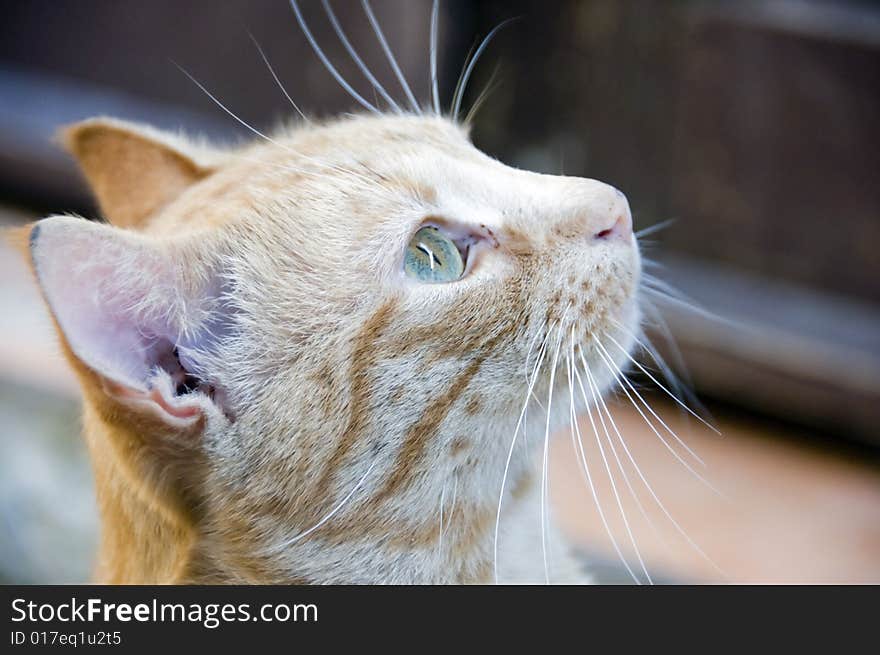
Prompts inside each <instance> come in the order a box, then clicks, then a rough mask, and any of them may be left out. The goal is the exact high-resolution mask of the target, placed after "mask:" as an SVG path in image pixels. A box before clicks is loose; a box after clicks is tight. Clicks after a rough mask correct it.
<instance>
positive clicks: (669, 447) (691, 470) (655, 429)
mask: <svg viewBox="0 0 880 655" xmlns="http://www.w3.org/2000/svg"><path fill="white" fill-rule="evenodd" d="M608 359H609V360H610V361H611V364H612V366H613V367H614V369H615V370H616V371H617V372H618V374H619V375H620V378H619V379H620V380H622V381H623V382H625V383H626V385H627V386H628V387H629V388H630V390H632V392H633V393H634V394H636V396H637V397H638V398H639V399H640V400H641V401H642V404H643V405H644V406H645V408H646V409H647V410H648V411H649V412H650V413H651V414H652V415H653V416H654V418H656V419H657V420H659V421H660V422H661V424H662V420H661V419H660V417H658V416H657V414H656V413H655V412H654V410H653V409H651V406H650V405H649V404H648V403H646V402H645V400H644V399H643V398H642V397H641V396H640V395H639V393H638V391H636V389H635V387H633V385H632V383H631V382H630V381H629V379H628V378H627V377H626V376H625V375H623V372H622V371H621V370H620V367H618V366H617V364H615V363H614V361H613V360H611V359H610V357H609V358H608ZM621 389H622V390H623V392H624V394H626V397H627V398H628V399H629V401H630V402H631V403H632V405H633V407H635V409H636V411H637V412H638V413H639V415H640V416H641V417H642V419H643V420H644V421H645V423H646V424H647V425H648V427H649V428H650V429H651V431H652V432H653V433H654V434H655V435H657V438H658V439H660V442H661V443H662V444H663V445H664V446H665V448H666V449H667V450H668V451H669V452H670V453H671V454H672V456H673V457H675V459H677V460H678V461H679V463H680V464H681V465H682V466H684V467H685V468H686V469H687V470H688V471H689V472H690V473H691V475H693V476H694V477H695V478H697V479H698V480H699V481H700V482H702V483H703V484H704V485H706V487H708V488H709V489H711V490H712V492H713V493H715V494H716V495H718V496H720V497H722V498H723V497H724V494H722V493H721V492H720V491H718V490H717V489H716V488H715V487H714V486H713V485H712V484H711V483H710V482H709V481H708V480H706V479H705V478H704V477H703V476H702V475H700V474H699V473H697V472H696V471H695V470H694V469H693V467H692V466H691V465H690V464H688V463H687V461H685V460H684V459H682V457H681V455H679V454H678V452H677V451H676V450H675V449H674V448H673V447H672V446H671V445H670V444H669V442H668V441H666V439H664V438H663V435H661V434H660V432H658V431H657V428H656V427H654V424H653V423H652V422H651V420H650V419H649V418H648V417H647V416H646V415H645V413H644V412H643V411H642V409H641V407H639V405H638V403H636V401H635V399H634V398H633V397H632V395H631V394H630V392H629V391H627V389H626V387H624V386H622V385H621ZM667 429H668V428H667ZM671 434H673V436H674V433H671ZM679 441H680V440H679ZM682 446H683V447H684V448H685V449H686V450H689V452H691V454H692V455H693V451H690V449H688V448H687V445H686V444H684V443H682ZM694 457H695V458H696V455H694ZM697 461H699V462H700V463H701V464H702V465H703V466H705V464H704V463H703V461H702V460H701V459H699V458H697Z"/></svg>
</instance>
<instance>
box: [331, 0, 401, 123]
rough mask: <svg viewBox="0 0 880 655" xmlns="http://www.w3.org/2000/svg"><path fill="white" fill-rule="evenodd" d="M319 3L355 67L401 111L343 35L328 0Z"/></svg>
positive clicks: (388, 101) (396, 109)
mask: <svg viewBox="0 0 880 655" xmlns="http://www.w3.org/2000/svg"><path fill="white" fill-rule="evenodd" d="M321 3H322V4H323V5H324V13H326V14H327V18H328V19H329V20H330V24H331V25H332V26H333V30H334V31H335V32H336V36H337V37H339V40H340V41H341V42H342V45H343V47H344V48H345V49H346V51H347V52H348V54H349V56H350V57H351V58H352V60H353V61H354V63H355V64H357V67H358V68H360V69H361V72H362V73H363V74H364V76H365V77H366V78H367V80H369V82H370V84H371V85H372V86H373V88H374V89H375V90H376V91H378V92H379V94H380V95H381V96H382V97H383V98H385V102H387V103H388V104H389V105H391V106H392V107H393V108H394V111H396V112H398V113H400V112H401V111H403V110H402V109H401V108H400V105H398V104H397V103H396V102H395V101H394V98H392V97H391V96H390V95H388V92H387V91H386V90H385V87H383V86H382V85H381V84H380V83H379V80H377V79H376V78H375V77H374V76H373V73H372V72H371V71H370V69H369V67H367V65H366V64H365V63H364V61H363V59H361V57H360V55H358V53H357V50H355V49H354V46H353V45H351V41H349V40H348V37H347V36H346V35H345V31H344V30H343V29H342V25H340V24H339V20H337V18H336V14H335V13H333V8H332V7H331V6H330V2H329V0H321Z"/></svg>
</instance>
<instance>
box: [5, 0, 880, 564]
mask: <svg viewBox="0 0 880 655" xmlns="http://www.w3.org/2000/svg"><path fill="white" fill-rule="evenodd" d="M332 5H333V8H334V9H335V11H336V13H337V15H338V17H339V19H340V21H341V23H342V25H343V26H344V28H345V30H346V32H347V34H348V36H349V37H350V39H351V41H352V42H353V43H354V44H355V46H356V48H357V49H358V51H359V52H360V54H361V56H362V57H363V59H364V60H365V61H366V63H367V64H368V65H369V67H370V68H371V69H372V70H373V71H374V73H375V74H376V76H377V77H378V78H379V80H380V81H381V82H382V84H383V85H384V86H385V87H386V88H387V89H388V90H389V91H390V92H391V93H392V94H393V95H394V96H395V97H396V98H398V99H403V98H404V95H403V92H402V91H401V90H400V87H399V85H398V84H397V82H396V80H395V78H394V76H393V74H392V72H391V70H390V68H389V66H388V64H387V62H386V61H385V59H384V57H383V54H382V51H381V49H380V48H379V46H378V44H377V42H376V40H375V37H374V35H373V33H372V31H371V29H370V26H369V23H368V21H367V20H366V18H365V16H364V13H363V11H362V9H361V6H360V3H359V2H356V1H354V0H336V1H335V2H333V3H332ZM373 7H374V9H375V11H376V14H377V16H378V18H379V21H380V22H381V24H382V27H383V29H384V32H385V34H386V36H387V37H388V39H389V42H390V44H391V47H392V49H393V51H394V53H395V54H396V56H397V59H398V60H399V61H400V63H401V66H402V68H403V71H404V73H405V75H406V77H407V79H408V80H409V82H410V85H411V86H412V87H413V89H414V91H415V93H416V95H417V96H418V97H419V99H420V100H423V101H425V102H427V100H428V97H429V96H428V90H429V74H428V71H429V67H428V36H429V25H430V12H431V5H430V2H428V1H427V0H426V1H422V0H412V1H405V0H375V2H374V3H373ZM302 9H303V14H304V16H305V17H306V20H307V21H308V22H309V25H310V27H311V29H312V32H313V33H314V34H315V36H316V38H317V40H318V41H319V43H320V44H321V45H322V47H323V48H324V50H325V51H326V52H327V54H328V56H329V57H330V58H331V59H332V61H333V62H334V64H335V65H336V66H337V67H338V68H339V70H340V72H341V73H342V74H343V75H344V76H345V77H346V78H347V79H348V80H349V81H350V82H351V83H352V84H353V85H354V86H355V88H357V89H358V90H359V91H360V92H361V93H363V94H364V95H365V96H367V97H369V98H373V97H374V94H371V93H370V88H369V85H368V84H367V83H366V81H365V80H364V78H363V76H362V75H361V74H360V73H359V71H358V70H357V68H356V67H355V66H354V64H352V63H351V61H350V59H349V58H348V57H347V55H346V54H345V51H344V50H343V48H342V46H341V45H340V43H339V41H338V40H337V39H336V37H335V35H334V34H333V32H332V29H331V27H330V24H329V22H328V20H327V18H326V16H325V15H324V13H323V10H322V8H321V5H320V3H319V2H316V1H312V0H302ZM2 15H3V21H2V22H0V206H3V207H6V208H7V211H6V212H5V214H4V216H5V219H4V222H6V223H16V222H21V221H23V220H25V219H27V218H33V217H34V216H36V215H39V214H45V213H48V212H61V211H67V212H69V211H78V212H82V213H84V214H85V215H88V216H95V215H96V210H95V208H94V207H93V206H92V205H91V201H90V199H89V196H88V194H87V192H86V190H85V188H84V186H83V184H82V182H81V180H80V178H79V176H78V175H77V173H76V171H75V169H74V167H73V164H72V162H71V161H70V160H69V159H68V158H67V157H66V156H65V155H64V154H63V153H62V152H61V151H60V150H59V149H57V148H56V147H55V146H54V145H53V144H52V143H51V136H52V134H53V132H54V130H55V129H56V128H57V127H58V126H59V125H62V124H64V123H68V122H71V121H74V120H77V119H81V118H86V117H89V116H94V115H113V116H118V117H123V118H130V119H136V120H142V121H146V122H149V123H152V124H154V125H157V126H160V127H164V128H168V129H173V130H177V129H184V130H186V131H188V132H191V133H199V134H206V135H208V136H211V137H212V138H215V139H219V140H224V141H235V140H241V139H248V138H250V137H252V136H253V135H252V134H251V133H249V132H248V131H247V130H246V129H244V128H242V127H241V126H240V125H238V124H237V123H236V122H235V121H234V120H233V119H232V118H230V117H229V116H228V115H226V114H225V113H224V112H223V111H222V110H221V109H219V108H218V107H217V106H216V105H215V104H214V103H213V102H212V101H211V100H210V99H209V98H208V97H207V96H206V95H205V93H203V92H202V91H201V90H200V89H199V88H197V86H196V85H195V84H193V82H192V81H190V80H189V79H188V78H187V77H186V76H185V75H184V74H183V73H181V71H180V70H178V68H177V66H176V64H177V65H179V66H181V67H183V68H184V69H186V70H187V71H188V72H189V73H191V74H192V75H193V76H194V77H195V78H196V79H198V80H199V81H200V82H201V83H202V84H204V86H205V87H206V88H207V89H208V90H209V91H210V92H211V93H213V94H214V95H215V96H216V97H217V98H218V99H219V100H221V101H222V102H223V103H224V104H226V105H227V107H228V108H229V109H230V110H231V111H233V112H235V113H236V114H238V115H239V116H240V117H241V118H242V119H243V120H245V121H247V122H249V123H251V124H252V125H254V126H255V127H257V128H258V129H270V128H271V127H272V126H273V125H277V124H278V123H279V122H281V121H283V120H290V119H291V118H292V117H293V111H292V109H291V107H290V106H289V104H287V100H286V99H285V97H284V95H283V94H282V92H281V91H280V90H279V88H278V87H277V86H276V84H275V82H274V80H273V78H272V76H271V74H270V72H269V70H268V69H267V67H266V65H265V63H264V62H263V60H262V59H261V56H260V54H259V52H258V51H257V49H256V48H255V46H254V44H253V42H252V40H251V35H252V36H253V38H254V39H256V41H257V42H258V43H259V44H260V45H261V46H262V48H263V50H264V52H265V54H266V56H267V57H268V59H269V61H270V62H271V64H272V66H273V67H274V69H275V72H276V73H277V74H278V77H279V78H280V80H281V81H282V82H283V84H284V86H285V87H286V89H287V91H288V92H289V93H290V95H291V97H292V98H293V100H294V101H295V102H296V103H297V104H299V106H300V107H301V108H302V109H303V110H304V111H306V112H307V113H310V114H317V115H321V116H329V115H333V114H336V113H339V112H344V111H349V110H352V109H354V108H355V107H356V105H355V103H354V101H352V100H351V98H350V97H349V96H348V95H347V94H346V92H345V91H343V90H342V89H341V88H340V86H339V85H338V84H337V83H336V82H335V81H334V80H333V79H332V77H331V76H330V75H329V74H328V73H327V71H326V70H325V69H324V67H323V66H322V64H321V63H320V62H319V61H318V59H317V58H316V56H315V55H314V53H313V52H312V51H311V49H310V47H309V45H308V43H307V41H306V39H305V38H304V37H303V35H302V33H301V32H300V30H299V27H298V26H297V24H296V21H295V19H294V16H293V13H292V11H291V8H290V6H289V4H288V3H287V2H286V1H285V0H260V1H259V2H255V1H253V0H251V1H244V0H235V1H225V2H217V1H213V0H212V1H209V0H189V1H187V2H172V1H171V0H151V2H142V1H140V0H89V1H87V2H85V1H81V0H29V1H27V2H23V1H22V2H9V1H6V2H3V3H2ZM511 17H517V18H518V20H516V21H514V22H511V23H510V24H508V25H506V26H505V27H504V28H503V29H502V30H501V31H500V32H499V33H498V34H497V36H496V37H495V39H494V40H493V41H492V43H491V44H490V45H489V46H488V48H487V50H486V53H485V54H484V56H483V59H482V60H481V61H480V63H479V65H478V66H477V68H476V70H475V73H474V78H473V80H472V81H471V84H470V86H469V87H468V91H467V94H466V98H465V107H469V106H470V104H471V103H473V102H474V100H475V99H476V98H477V96H478V95H479V94H480V93H481V92H482V91H483V90H484V89H485V88H487V86H488V85H490V82H492V91H491V93H490V95H489V96H488V98H487V99H486V101H485V103H484V104H483V105H482V108H481V109H480V110H479V112H478V113H477V114H476V118H475V120H474V128H473V137H474V141H475V143H476V144H477V145H478V146H479V147H480V148H482V149H484V150H485V151H487V152H489V153H490V154H492V155H495V156H498V157H499V158H500V159H502V160H503V161H505V162H507V163H510V164H512V165H517V166H522V167H526V168H530V169H533V170H540V171H545V172H550V173H565V174H567V175H580V176H588V177H594V178H598V179H601V180H603V181H606V182H609V183H611V184H614V185H615V186H617V187H619V188H621V189H622V190H624V191H625V192H626V193H627V195H628V197H629V199H630V204H631V206H632V208H633V211H634V216H635V220H636V228H637V229H641V228H647V227H650V226H652V225H655V224H657V223H660V222H662V221H666V220H667V219H673V221H672V222H671V224H670V225H669V226H668V227H665V228H664V229H662V230H659V231H657V232H656V233H652V234H650V235H649V236H646V238H645V243H644V247H645V252H646V255H647V256H648V257H651V258H652V259H655V260H656V261H657V262H658V263H659V264H660V267H658V268H657V269H653V268H652V269H651V272H652V273H654V274H656V275H658V276H659V277H661V278H662V279H664V280H666V281H668V282H669V283H671V284H672V285H674V286H675V287H676V288H677V289H680V290H681V291H682V292H683V293H684V294H686V295H687V297H688V298H690V299H693V300H694V301H695V302H696V303H698V304H699V305H700V306H701V307H704V308H706V309H707V310H708V311H709V312H714V313H717V314H719V315H720V316H722V317H723V318H724V320H706V319H704V318H700V317H699V316H697V315H695V314H694V313H693V312H691V311H688V310H686V309H685V308H684V307H683V306H682V305H681V304H680V303H676V302H671V303H670V302H665V303H663V302H661V303H660V304H661V305H662V315H663V317H664V319H665V321H666V322H667V323H668V324H669V326H670V329H671V331H672V332H673V333H674V334H675V336H676V340H677V342H678V346H679V347H680V349H681V351H682V356H683V359H684V360H686V361H687V365H688V370H689V373H690V379H691V382H692V385H693V386H694V388H695V389H696V390H697V391H698V392H699V393H700V395H701V396H702V397H704V398H708V399H709V402H710V404H711V405H712V407H713V408H715V409H718V410H719V411H721V412H722V413H724V412H727V413H728V414H734V415H744V416H757V417H761V420H762V421H765V422H768V424H772V425H779V426H781V427H780V430H781V431H782V432H786V434H787V431H789V430H791V429H795V430H800V432H798V434H801V435H803V439H804V440H818V441H820V442H821V447H822V448H830V449H831V450H833V451H835V452H838V453H840V452H843V453H845V456H846V457H848V458H854V459H856V460H858V461H860V462H865V463H870V465H872V466H873V465H874V464H876V461H877V448H878V447H880V431H878V429H877V425H878V422H880V257H878V254H877V247H878V244H880V121H878V117H880V5H878V3H874V2H861V3H859V2H831V1H825V2H823V1H818V0H814V1H806V0H776V1H770V2H720V1H719V2H712V1H702V2H696V1H686V0H682V1H677V2H671V1H660V0H557V1H554V2H548V1H546V0H545V1H539V0H505V1H502V0H486V1H466V0H444V1H443V2H442V3H441V12H440V51H439V52H440V57H439V71H440V72H439V81H440V88H441V95H442V97H443V98H444V99H445V104H447V105H448V103H449V100H450V98H451V96H452V92H453V89H454V87H455V84H456V81H457V79H458V76H459V73H460V71H461V69H462V66H463V64H464V61H465V57H466V55H467V53H468V51H469V49H471V48H472V47H473V46H474V45H475V44H478V43H479V40H480V39H481V38H482V37H483V36H485V35H486V34H487V33H488V32H489V31H490V30H491V29H492V28H493V27H495V26H496V25H497V24H498V23H500V22H501V21H503V20H505V19H507V18H511ZM493 75H494V77H493ZM13 208H14V209H13ZM10 275H12V274H10ZM6 293H12V292H11V291H7V292H6ZM7 300H8V299H7ZM655 300H658V301H659V300H661V299H659V298H655ZM13 301H14V296H13V300H9V302H13ZM7 323H8V325H7V330H12V331H13V333H14V330H15V329H18V330H19V332H20V333H21V334H27V333H29V330H28V329H26V328H22V327H21V325H18V324H15V325H13V323H14V321H13V319H9V318H7ZM9 325H12V327H9ZM16 325H17V327H16ZM0 327H2V326H0ZM15 334H18V333H15ZM664 334H665V331H664V329H662V328H656V327H655V331H654V336H656V337H657V338H658V344H662V343H663V342H664V338H663V337H664ZM13 343H14V341H13ZM662 349H663V350H664V352H665V353H666V354H667V355H668V356H670V358H671V359H672V360H677V353H676V352H675V350H674V349H672V348H670V347H669V346H662ZM21 350H22V347H21V345H20V343H15V345H14V346H8V347H7V350H6V351H5V352H4V357H5V360H6V362H7V367H6V369H7V378H13V379H12V381H11V383H14V384H12V386H9V385H7V387H8V389H9V390H10V391H9V393H10V394H13V387H14V388H15V389H16V390H17V389H19V387H20V386H21V384H24V383H26V384H30V385H32V386H33V385H37V386H40V385H43V386H45V385H47V384H48V385H49V386H51V385H52V383H51V381H50V382H46V379H48V378H51V375H49V376H41V375H40V374H39V373H35V368H39V367H37V366H35V365H33V364H29V363H28V361H26V360H23V359H22V355H21V352H20V351H21ZM25 350H26V349H25ZM13 351H18V352H13ZM9 362H12V364H9ZM8 371H14V373H9V372H8ZM7 381H8V380H7ZM23 381H24V382H23ZM62 386H63V385H62ZM41 388H42V387H41ZM15 393H20V391H15ZM9 397H10V398H11V397H12V395H10V396H9ZM22 429H23V430H24V428H22ZM878 488H880V487H878ZM872 538H876V539H878V541H877V542H874V541H872V542H871V548H874V547H876V548H877V549H878V552H880V536H878V535H876V534H875V535H873V537H872ZM875 561H880V555H878V556H877V557H876V560H875ZM875 573H876V569H875Z"/></svg>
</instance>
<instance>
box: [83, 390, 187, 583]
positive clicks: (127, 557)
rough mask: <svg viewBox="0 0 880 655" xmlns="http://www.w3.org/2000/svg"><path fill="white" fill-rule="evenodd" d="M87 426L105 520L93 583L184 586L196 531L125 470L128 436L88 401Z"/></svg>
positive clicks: (100, 505) (100, 509)
mask: <svg viewBox="0 0 880 655" xmlns="http://www.w3.org/2000/svg"><path fill="white" fill-rule="evenodd" d="M84 424H85V431H84V432H85V437H86V441H87V442H88V445H89V450H90V451H91V455H92V466H93V470H94V475H95V488H96V494H97V500H98V507H99V511H100V518H101V534H100V543H99V550H98V556H97V561H96V565H95V573H94V577H95V581H96V582H98V583H102V584H121V583H124V584H173V583H180V582H185V581H186V578H187V577H188V569H189V566H190V560H191V558H192V551H193V544H194V542H195V538H194V531H193V529H192V528H191V527H190V526H189V524H188V522H187V521H186V520H185V519H184V518H183V517H182V516H181V515H180V514H179V513H178V512H176V511H174V510H173V509H172V507H171V506H170V505H169V503H167V502H165V500H163V499H162V498H161V497H160V496H159V495H157V494H156V492H155V490H152V489H147V488H145V487H144V485H143V484H142V483H140V482H139V481H138V479H137V478H136V476H135V475H133V472H132V471H130V470H127V465H126V464H123V459H122V458H120V457H119V456H118V453H119V448H120V444H119V443H118V441H119V440H120V438H124V435H120V434H119V431H118V430H115V429H114V428H113V427H111V426H110V425H108V424H107V423H105V422H104V421H102V420H101V419H100V418H98V416H97V415H96V414H95V412H94V410H93V408H92V407H91V406H90V405H89V403H88V402H86V404H85V412H84ZM122 447H124V446H122Z"/></svg>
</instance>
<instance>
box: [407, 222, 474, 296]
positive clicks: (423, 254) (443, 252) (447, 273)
mask: <svg viewBox="0 0 880 655" xmlns="http://www.w3.org/2000/svg"><path fill="white" fill-rule="evenodd" d="M403 270H404V271H406V274H407V275H409V276H410V277H412V278H415V279H416V280H420V281H421V282H430V283H436V282H452V281H453V280H457V279H458V278H460V277H461V276H462V273H464V261H462V258H461V253H460V252H459V251H458V247H457V246H456V245H455V243H454V242H453V241H452V239H450V238H449V237H447V236H446V235H445V234H443V233H442V232H441V231H440V230H439V229H437V228H436V227H433V226H428V227H423V228H422V229H421V230H419V231H418V232H416V233H415V235H414V236H413V238H412V240H411V241H410V242H409V245H408V246H407V247H406V258H405V259H404V262H403Z"/></svg>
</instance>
